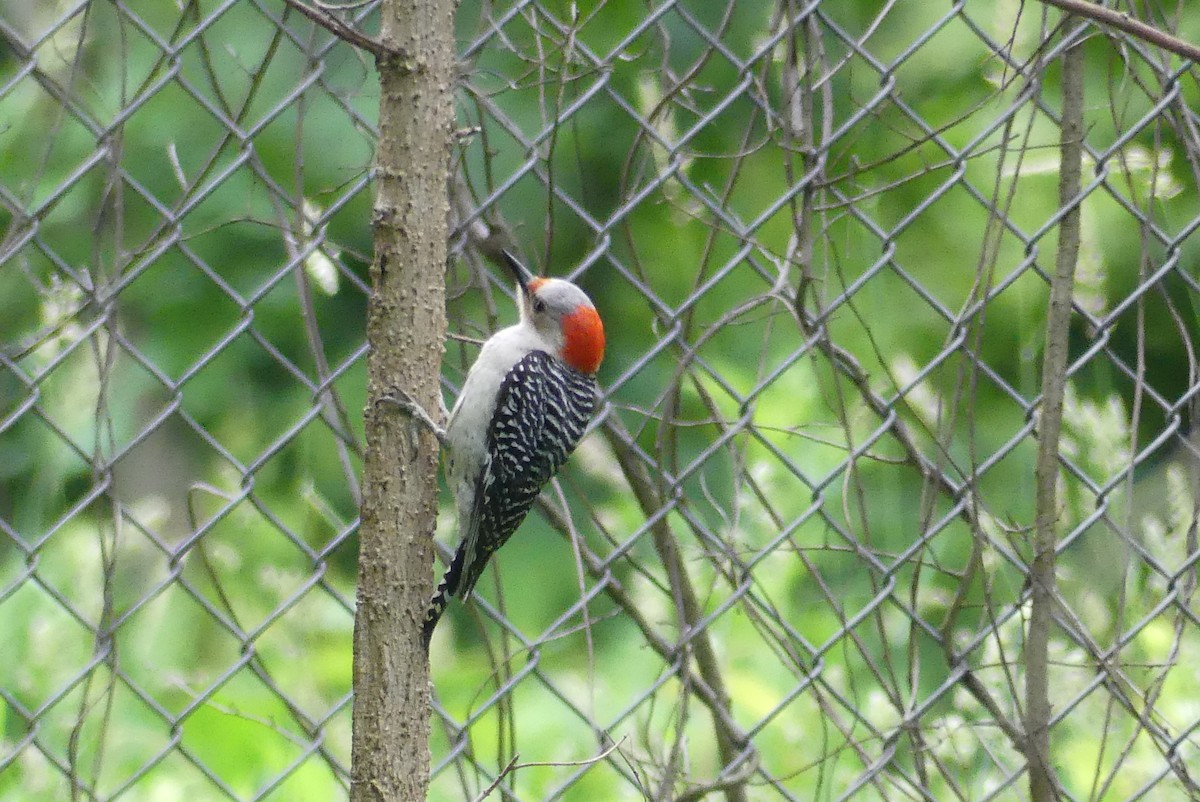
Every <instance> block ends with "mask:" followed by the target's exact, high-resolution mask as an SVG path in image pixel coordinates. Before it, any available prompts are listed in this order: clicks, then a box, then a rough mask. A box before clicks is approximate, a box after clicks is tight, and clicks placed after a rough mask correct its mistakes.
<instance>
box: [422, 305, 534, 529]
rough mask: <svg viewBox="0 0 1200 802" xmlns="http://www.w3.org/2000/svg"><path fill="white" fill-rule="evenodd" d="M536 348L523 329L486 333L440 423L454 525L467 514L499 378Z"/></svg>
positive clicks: (527, 331)
mask: <svg viewBox="0 0 1200 802" xmlns="http://www.w3.org/2000/svg"><path fill="white" fill-rule="evenodd" d="M538 348H542V343H541V341H540V339H539V338H538V337H537V334H536V333H535V332H534V331H533V330H532V329H530V328H529V327H528V326H521V325H516V326H510V327H509V328H507V329H501V330H500V331H498V332H496V333H495V334H494V335H492V337H491V338H489V339H488V341H487V342H486V343H484V344H483V348H482V349H481V350H480V352H479V356H478V357H477V358H476V359H475V364H474V365H472V366H471V370H470V372H468V373H467V380H466V382H464V383H463V387H462V392H461V393H459V395H458V401H457V402H456V403H455V404H454V409H453V410H452V411H451V412H450V421H449V422H448V423H447V424H446V439H447V441H448V442H449V446H450V454H449V462H448V464H447V470H446V482H447V484H449V486H450V490H451V492H453V493H454V499H455V502H456V505H457V507H458V515H459V521H460V523H461V522H463V521H465V520H466V517H467V516H469V514H470V505H471V503H472V502H473V501H474V494H475V482H476V480H477V479H478V477H479V472H480V471H481V470H482V469H483V461H484V456H485V453H486V451H487V437H488V430H489V428H490V426H491V421H492V411H493V408H494V407H495V405H496V395H497V394H498V393H499V392H500V385H501V384H502V383H503V382H504V377H505V376H506V375H508V372H509V371H510V370H512V367H513V365H515V364H517V362H519V361H520V360H521V359H522V358H524V356H525V355H526V354H528V353H529V352H530V351H533V350H536V349H538Z"/></svg>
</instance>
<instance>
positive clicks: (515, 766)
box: [475, 736, 625, 802]
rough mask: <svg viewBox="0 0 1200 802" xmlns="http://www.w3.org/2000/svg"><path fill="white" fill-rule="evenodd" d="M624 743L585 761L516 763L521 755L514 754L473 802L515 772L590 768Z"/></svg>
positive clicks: (483, 798)
mask: <svg viewBox="0 0 1200 802" xmlns="http://www.w3.org/2000/svg"><path fill="white" fill-rule="evenodd" d="M624 742H625V738H624V737H623V736H622V738H621V740H619V741H616V742H614V743H613V745H612V746H610V747H608V748H607V749H605V750H604V751H603V752H600V753H599V754H597V755H594V756H593V757H589V758H587V759H586V760H551V761H533V762H530V763H518V762H517V760H518V759H519V758H520V757H521V755H520V754H519V753H518V754H514V755H513V756H512V759H511V760H509V761H508V764H507V765H505V767H504V768H503V769H502V770H501V772H500V773H499V774H498V775H497V776H496V779H494V780H492V783H491V785H489V786H488V787H487V788H484V789H483V791H481V792H480V793H479V795H478V796H476V797H475V802H483V800H485V799H487V797H488V794H490V793H491V792H492V791H495V790H496V789H497V788H498V787H499V786H500V783H502V782H504V778H505V777H507V776H508V775H509V774H512V773H513V772H515V771H520V770H521V769H531V768H536V767H545V766H592V765H595V764H596V763H599V762H600V761H601V760H604V759H605V758H606V757H608V756H609V755H611V754H612V753H613V752H615V751H616V750H617V749H618V748H619V747H620V746H621V744H623V743H624Z"/></svg>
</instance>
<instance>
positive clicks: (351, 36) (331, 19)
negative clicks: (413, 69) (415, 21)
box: [283, 0, 408, 61]
mask: <svg viewBox="0 0 1200 802" xmlns="http://www.w3.org/2000/svg"><path fill="white" fill-rule="evenodd" d="M283 2H284V3H285V4H286V5H287V6H288V7H290V8H293V9H295V10H296V11H298V12H300V13H301V14H303V15H304V16H305V17H308V18H309V19H310V20H312V21H313V22H315V23H316V24H317V25H320V26H321V27H322V28H324V29H325V30H327V31H329V32H330V33H331V34H333V35H334V36H336V37H337V38H339V39H341V40H342V41H343V42H347V43H348V44H352V45H354V46H355V47H357V48H359V49H360V50H366V51H367V52H368V53H370V54H371V55H373V56H375V58H377V59H382V58H394V59H398V60H401V61H404V60H407V58H408V54H407V53H405V52H404V51H403V50H401V49H399V48H394V47H389V46H388V45H385V44H384V43H383V42H381V41H379V40H378V39H374V38H372V37H370V36H367V35H366V34H365V33H363V32H362V31H360V30H358V29H357V28H355V27H353V26H350V25H347V24H346V23H345V22H342V20H340V19H338V18H337V17H336V16H334V15H333V14H331V13H329V12H328V11H326V10H325V9H324V8H313V7H312V6H310V5H308V4H307V3H304V2H303V0H283Z"/></svg>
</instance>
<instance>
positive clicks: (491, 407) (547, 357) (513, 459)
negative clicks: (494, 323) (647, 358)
mask: <svg viewBox="0 0 1200 802" xmlns="http://www.w3.org/2000/svg"><path fill="white" fill-rule="evenodd" d="M503 257H504V262H505V264H507V266H508V267H509V269H510V270H512V272H513V274H514V276H515V277H516V280H517V286H518V292H517V303H518V305H519V307H520V313H521V319H520V322H519V323H517V324H516V325H515V326H510V327H508V328H506V329H503V330H501V331H498V332H496V333H495V334H494V335H492V337H491V338H490V339H489V340H488V341H487V342H486V343H484V344H483V349H482V350H481V351H480V352H479V356H478V357H477V358H476V360H475V364H474V365H472V366H471V370H470V372H469V373H468V374H467V380H466V382H465V383H464V384H463V387H462V392H461V393H460V394H459V396H458V402H457V403H456V404H455V405H454V409H453V411H451V413H450V420H449V423H448V424H447V425H446V431H445V437H444V442H445V445H446V448H447V461H446V482H447V484H448V485H449V486H450V490H451V492H452V493H453V494H454V500H455V504H456V506H457V507H458V527H459V533H460V535H461V538H462V540H461V543H460V544H459V546H458V551H457V552H455V554H454V559H453V560H452V561H451V562H450V567H449V569H447V571H446V575H445V577H444V578H443V579H442V582H441V585H440V586H439V587H438V590H437V593H436V594H435V595H434V597H433V600H432V602H431V603H430V607H429V612H428V613H426V615H425V622H424V638H425V646H426V648H428V647H429V639H430V638H431V637H432V636H433V630H434V627H436V626H437V622H438V620H439V619H440V618H441V616H442V613H443V611H445V609H446V605H447V604H449V601H450V597H451V596H458V597H459V598H461V599H463V600H466V599H467V598H468V597H469V596H470V594H471V589H472V588H474V587H475V583H476V581H478V579H479V577H480V575H481V574H482V573H483V569H484V566H486V565H487V561H488V558H489V557H491V555H492V554H493V553H494V552H495V551H496V550H497V549H499V548H500V547H501V546H503V545H504V544H505V542H506V541H507V540H508V539H509V537H511V536H512V534H513V532H515V531H516V529H517V527H518V526H520V525H521V522H522V521H523V520H524V519H525V516H526V514H528V512H529V508H530V507H531V506H533V502H534V501H535V500H536V499H537V496H538V493H539V492H540V491H541V488H542V485H544V484H545V483H546V482H548V481H549V480H550V477H552V476H553V475H554V473H555V472H556V471H557V470H558V469H559V467H561V466H562V464H563V463H564V462H565V461H566V459H567V457H568V456H569V455H570V454H571V452H572V451H574V450H575V445H576V444H577V443H578V442H579V438H580V437H581V436H582V435H583V430H584V429H585V428H586V427H587V424H588V421H589V420H590V419H591V416H592V411H593V409H594V408H595V406H596V380H595V373H596V369H597V368H599V367H600V361H601V360H602V359H603V358H604V325H603V324H602V323H601V322H600V316H599V315H598V314H597V313H596V307H595V306H593V305H592V302H591V300H590V299H589V298H588V297H587V295H585V294H584V292H583V290H581V289H579V288H578V287H576V286H575V285H574V284H572V283H571V282H569V281H563V280H562V279H556V278H541V277H538V276H534V275H533V274H532V273H530V272H529V270H528V269H527V268H526V267H525V266H524V265H522V264H521V263H520V262H518V261H517V260H516V258H514V257H513V256H512V255H511V254H509V253H508V252H507V251H506V252H504V253H503Z"/></svg>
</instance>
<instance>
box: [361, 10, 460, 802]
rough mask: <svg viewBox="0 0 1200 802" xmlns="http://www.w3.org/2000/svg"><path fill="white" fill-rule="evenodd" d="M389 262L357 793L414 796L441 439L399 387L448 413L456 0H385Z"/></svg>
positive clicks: (367, 555)
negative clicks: (391, 402)
mask: <svg viewBox="0 0 1200 802" xmlns="http://www.w3.org/2000/svg"><path fill="white" fill-rule="evenodd" d="M381 13H382V19H381V30H380V39H381V41H382V44H383V46H384V47H386V48H387V49H388V50H389V51H390V52H396V53H401V54H402V55H398V56H390V57H385V58H381V59H380V60H379V63H378V66H379V80H380V89H381V92H380V110H379V143H378V146H377V151H376V171H377V173H376V180H377V182H378V183H377V188H378V195H377V198H376V204H375V220H374V223H375V264H374V265H373V267H372V271H371V278H372V283H373V292H372V295H371V302H370V306H369V309H368V320H367V336H368V338H369V340H370V343H371V349H372V350H371V356H370V359H369V361H368V385H369V386H368V404H369V405H368V408H367V416H366V441H367V453H366V462H365V465H364V468H363V506H362V524H361V528H360V543H361V545H360V550H359V566H358V610H357V614H356V617H355V622H354V736H353V756H352V759H353V770H352V774H353V778H352V785H351V793H350V797H351V799H352V800H353V802H384V800H387V802H395V801H396V800H403V801H404V802H413V801H414V800H422V799H424V798H425V794H426V790H427V788H428V781H429V746H428V740H429V666H428V663H427V662H426V659H425V654H424V650H423V649H422V647H421V620H422V617H423V615H424V613H425V605H426V603H427V602H428V600H429V596H430V593H431V591H432V576H433V575H432V571H431V565H432V563H433V529H434V523H435V517H436V512H437V506H436V503H437V444H436V441H435V440H434V438H433V436H432V435H431V434H430V433H429V432H427V431H425V430H422V429H419V428H416V427H415V426H414V425H413V423H412V421H410V420H409V418H408V417H406V416H405V415H403V414H401V413H399V412H398V411H396V410H395V409H394V408H390V407H388V406H379V405H377V399H379V397H380V396H381V395H383V394H384V393H386V392H387V390H388V388H390V387H392V386H394V385H398V386H400V387H403V388H404V389H405V390H407V391H408V392H409V394H410V395H411V396H412V397H413V398H415V399H416V400H417V401H418V402H419V403H421V404H422V405H424V406H425V408H426V409H432V410H436V409H437V406H438V405H437V393H438V371H439V366H440V364H441V357H442V343H443V336H444V332H445V329H446V320H445V309H444V303H443V300H444V294H445V278H444V276H445V263H446V240H447V213H448V208H449V207H448V198H447V190H446V187H447V184H446V176H447V171H448V169H449V153H450V134H451V127H452V121H453V111H452V106H451V86H452V81H453V72H452V70H453V64H454V60H453V56H454V49H453V35H454V29H453V17H454V3H453V2H452V0H427V2H419V3H418V2H407V0H406V1H405V2H401V1H400V0H384V3H383V5H382V10H381Z"/></svg>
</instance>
